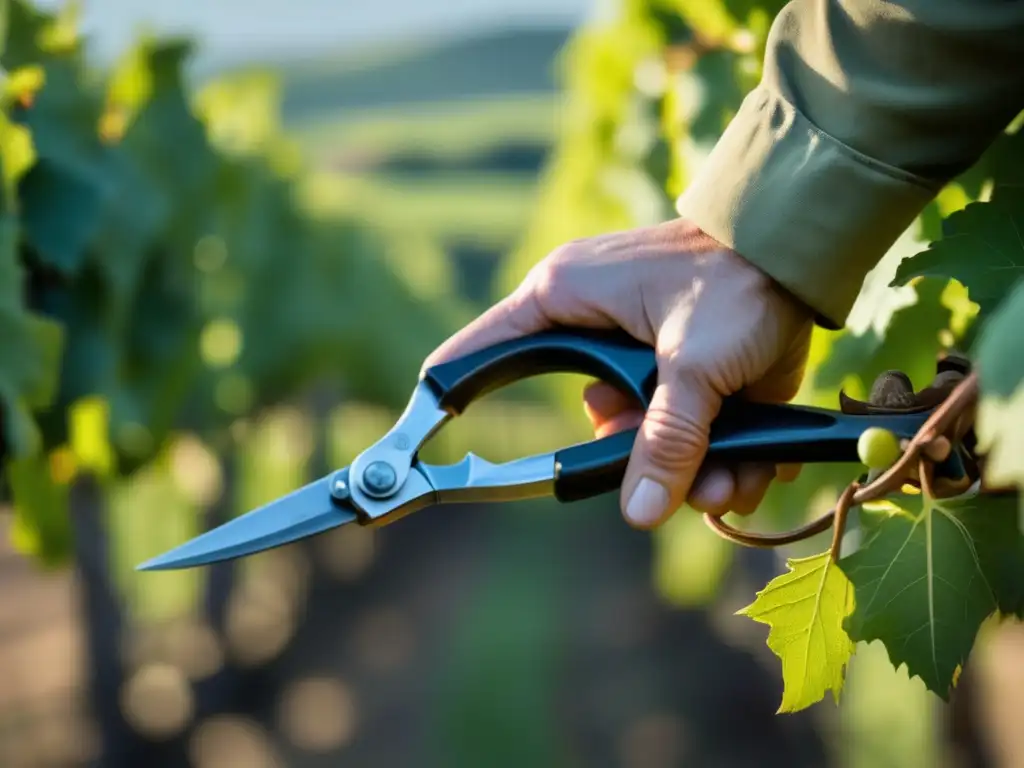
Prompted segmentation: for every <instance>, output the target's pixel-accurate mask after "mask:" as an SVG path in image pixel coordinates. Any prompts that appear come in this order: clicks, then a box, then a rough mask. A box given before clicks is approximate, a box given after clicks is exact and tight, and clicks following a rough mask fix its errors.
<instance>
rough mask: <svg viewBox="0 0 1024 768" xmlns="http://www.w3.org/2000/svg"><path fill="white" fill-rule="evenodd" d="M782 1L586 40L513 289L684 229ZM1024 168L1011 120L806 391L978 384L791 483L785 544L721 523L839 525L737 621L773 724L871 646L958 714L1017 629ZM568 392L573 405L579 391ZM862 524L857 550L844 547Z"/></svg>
mask: <svg viewBox="0 0 1024 768" xmlns="http://www.w3.org/2000/svg"><path fill="white" fill-rule="evenodd" d="M781 6H782V3H780V2H775V1H774V0H768V1H767V2H756V1H755V2H744V3H735V2H731V0H621V1H620V2H619V3H617V4H616V5H615V12H614V13H612V12H609V13H608V14H606V15H605V16H604V17H602V18H601V19H600V20H596V21H593V22H591V23H589V24H588V25H586V26H584V27H583V28H581V29H580V30H579V31H578V32H577V34H576V35H575V37H574V39H573V40H572V41H571V43H570V45H569V47H568V50H567V52H566V58H565V62H564V63H565V68H564V78H565V98H566V110H565V115H566V119H565V124H564V128H563V131H562V135H561V137H560V141H559V144H558V145H557V147H556V150H555V152H554V154H553V157H552V159H551V161H550V164H549V168H548V173H547V176H546V179H545V182H544V185H543V188H542V192H541V195H540V200H539V203H538V206H537V209H536V213H535V216H534V220H533V222H532V226H531V227H530V228H529V230H528V231H527V233H526V236H525V238H524V239H523V241H522V243H521V244H520V248H519V249H518V251H517V252H516V253H514V254H513V255H512V257H511V258H510V260H509V264H508V268H507V271H506V274H505V282H504V287H505V288H510V287H511V286H513V285H515V284H516V283H517V282H518V281H519V280H520V279H522V276H523V275H524V274H525V272H526V271H527V270H528V269H529V267H530V265H531V264H532V263H533V262H534V261H535V260H536V259H537V257H538V254H542V253H545V252H547V251H550V250H551V249H553V248H554V247H556V246H558V245H559V244H560V243H562V242H565V241H567V240H571V239H573V238H578V237H585V236H588V235H593V234H597V233H600V232H602V231H607V230H609V229H613V228H618V227H629V226H642V225H649V224H652V223H655V222H657V221H660V220H663V219H665V218H668V217H670V216H672V215H673V213H674V201H675V199H676V197H677V196H678V195H679V194H680V193H681V191H682V190H683V189H684V188H685V186H686V183H687V179H688V178H689V177H690V176H691V175H692V173H693V172H694V170H695V169H697V168H698V167H699V166H700V164H701V162H702V159H703V157H704V156H705V155H706V153H707V151H708V150H709V149H710V148H711V147H712V146H713V145H714V142H715V141H716V139H717V138H718V136H719V135H720V134H721V132H722V130H723V129H724V128H725V126H726V125H727V124H728V121H729V119H730V118H731V117H732V115H733V114H735V112H736V110H737V109H738V107H739V104H740V101H741V100H742V98H743V96H744V95H745V94H746V93H747V92H748V91H749V90H750V89H751V88H752V87H753V86H754V85H755V84H756V83H757V81H758V79H759V77H760V65H761V60H762V56H763V52H764V47H765V40H766V36H767V33H768V30H769V28H770V26H771V22H772V19H773V18H774V16H775V14H776V13H777V12H778V10H779V9H780V8H781ZM1022 159H1024V137H1022V136H1021V134H1020V133H1018V132H1017V126H1016V124H1013V125H1010V126H1008V127H1007V130H1006V132H1005V134H1004V135H1003V136H1001V137H1000V139H999V140H998V141H996V142H995V143H994V144H993V146H992V147H991V148H990V150H989V151H988V152H987V153H986V154H985V156H983V157H982V158H981V160H980V161H979V162H978V163H977V164H976V165H975V166H974V167H972V168H971V169H969V170H968V171H966V172H965V173H964V174H962V175H961V176H960V177H958V178H957V179H955V180H954V181H953V182H952V183H950V184H949V185H947V187H946V188H945V189H943V190H942V192H941V193H940V194H939V195H938V196H937V198H936V199H935V201H934V202H933V203H932V204H931V205H929V206H928V208H927V209H926V210H925V211H924V212H923V213H922V215H921V216H920V217H919V219H918V220H917V221H916V222H915V223H914V225H913V226H912V227H911V228H910V229H909V230H908V231H907V232H906V233H904V235H903V236H902V237H901V238H900V239H899V241H898V242H897V243H896V244H895V245H894V246H893V248H892V249H891V250H890V252H889V253H888V254H887V255H886V257H885V258H884V259H883V260H882V262H881V263H880V264H879V265H878V266H877V267H876V268H875V269H874V270H873V271H872V273H871V274H869V275H868V278H867V279H866V281H865V284H864V286H863V289H862V291H861V294H860V296H859V298H858V301H857V304H856V305H855V307H854V309H853V311H852V313H851V315H850V318H849V320H848V323H847V327H846V328H844V329H842V330H841V331H838V332H829V331H825V330H823V329H816V331H815V335H814V339H813V343H812V352H811V360H810V366H809V369H808V372H807V377H806V380H805V383H804V386H803V388H802V389H801V391H800V393H799V394H798V396H797V398H796V402H799V403H804V404H810V405H817V406H824V407H829V408H836V407H838V406H839V405H840V403H841V402H843V401H844V398H845V399H849V398H854V399H861V400H866V399H867V397H868V395H869V390H870V389H871V388H872V385H873V383H874V382H875V381H876V380H878V379H879V377H882V376H884V375H886V373H887V372H890V371H893V370H899V371H901V372H902V374H901V375H902V377H903V378H904V379H905V381H906V382H907V385H908V390H909V392H913V384H914V383H916V384H917V385H918V386H920V385H921V384H922V383H925V382H928V381H932V379H933V376H934V375H935V371H936V365H937V362H938V361H939V360H940V359H942V358H944V357H946V356H948V355H965V356H966V357H967V358H968V359H969V361H970V364H971V368H972V372H970V373H969V374H966V375H963V376H960V377H959V378H956V380H954V379H952V378H950V377H949V376H948V375H946V376H945V377H944V380H943V382H942V383H943V386H942V387H939V383H940V381H939V379H940V378H943V377H941V376H940V377H937V378H936V380H935V382H933V383H934V385H935V387H934V390H935V391H933V392H932V396H933V397H934V398H935V399H934V400H933V401H932V405H933V406H937V407H936V410H935V412H934V413H933V416H932V418H931V419H930V420H929V421H928V423H927V424H926V425H925V426H924V427H923V428H922V429H921V431H920V432H919V434H918V435H917V436H916V437H915V438H914V439H913V440H911V441H909V442H908V443H907V444H905V445H898V444H897V443H896V441H895V439H894V438H893V437H892V436H889V435H886V434H884V433H869V434H866V435H865V436H864V438H863V440H862V446H861V447H862V451H861V458H862V460H863V461H864V464H858V463H856V462H854V463H851V464H840V465H823V466H806V467H804V468H803V470H802V472H801V474H800V477H799V478H798V479H797V480H796V481H795V482H793V483H786V484H776V485H775V486H774V487H773V488H772V489H771V490H770V491H769V493H768V495H767V497H766V498H765V500H764V502H763V503H762V505H761V507H760V509H759V510H758V512H757V514H755V515H754V516H753V517H752V520H753V521H756V524H757V525H758V527H764V528H776V527H777V528H780V529H790V530H788V531H786V532H783V533H758V532H754V531H751V530H746V529H745V525H744V527H743V528H739V527H734V526H733V525H731V524H730V523H729V522H727V519H713V518H707V519H706V522H707V523H708V525H709V526H710V527H711V528H712V529H713V530H714V531H715V532H716V533H718V534H719V537H720V538H719V539H718V541H719V542H720V543H723V544H724V545H726V546H728V545H729V544H731V543H735V544H740V545H744V546H756V547H777V546H782V545H790V544H795V543H797V542H800V543H801V544H802V545H803V544H806V545H808V546H811V542H812V541H813V540H814V537H816V536H818V535H820V534H824V533H826V532H827V531H829V530H830V529H831V531H832V543H831V546H826V548H825V551H823V552H821V553H820V554H817V555H813V556H804V557H794V558H790V559H789V560H788V561H787V562H788V565H789V571H788V572H787V573H784V574H783V575H781V576H779V577H777V578H776V579H774V580H772V581H771V582H770V583H769V584H768V585H767V586H766V587H765V588H764V589H763V590H762V591H761V592H759V593H758V595H757V596H756V598H755V599H754V601H753V602H752V603H751V605H749V606H748V607H747V608H746V609H744V610H743V611H741V614H743V615H745V616H747V617H749V618H751V619H754V620H756V621H759V622H763V623H766V624H768V625H769V627H770V629H769V634H768V646H769V647H770V648H771V650H772V651H773V652H774V653H775V654H776V655H777V656H779V658H780V660H781V663H782V673H783V679H784V683H785V689H784V694H783V701H782V703H781V707H780V711H787V712H789V711H796V710H799V709H803V708H806V707H808V706H810V705H812V704H814V703H816V702H818V701H820V700H821V699H822V698H823V697H824V696H825V694H826V693H827V692H828V691H830V690H831V691H832V692H833V695H834V696H835V697H836V699H837V700H838V699H839V695H840V691H841V689H842V686H843V682H844V675H845V669H846V666H847V664H848V662H849V661H850V659H851V657H852V656H853V655H854V653H855V650H856V644H857V643H858V642H862V641H863V642H868V641H872V640H878V641H881V642H882V643H883V644H884V645H885V647H886V648H887V650H888V653H889V658H890V660H891V661H892V663H893V665H894V666H895V667H899V666H901V665H906V667H907V670H908V671H909V673H910V674H911V675H912V676H916V677H919V678H920V679H921V680H923V681H924V683H925V684H926V685H927V686H928V688H929V689H930V690H932V691H933V692H935V693H936V694H937V695H938V696H940V697H942V698H943V699H948V698H949V696H950V693H951V690H952V689H953V688H954V687H955V684H956V681H957V679H958V676H959V674H960V670H961V669H962V668H963V666H964V665H965V664H966V663H967V661H968V658H969V655H970V651H971V648H972V646H973V644H974V641H975V637H976V635H977V633H978V631H979V628H980V627H981V625H982V623H983V622H985V621H987V620H989V619H1000V618H1005V617H1021V616H1022V599H1021V595H1022V593H1024V537H1022V535H1021V522H1020V521H1021V519H1022V518H1024V506H1022V505H1021V502H1020V501H1019V499H1020V496H1019V493H1018V491H1019V489H1020V488H1021V487H1022V486H1024V444H1022V443H1021V442H1020V438H1019V437H1018V435H1019V434H1022V433H1024V344H1022V342H1021V340H1020V328H1022V327H1024V280H1022V279H1021V277H1020V275H1021V271H1022V270H1024V241H1022V240H1021V237H1020V232H1022V231H1024V193H1022V192H1021V191H1020V190H1021V189H1024V185H1022V181H1024V178H1022V176H1024V162H1022ZM954 384H955V386H954ZM940 389H941V398H940V397H938V396H937V395H936V394H935V392H936V391H938V390H940ZM919 394H921V393H919ZM557 396H558V397H559V398H560V399H561V400H562V402H564V404H565V407H578V402H579V391H578V389H576V388H575V387H572V388H568V387H566V388H564V389H561V390H559V391H558V392H557ZM971 426H973V435H974V436H976V438H977V440H976V442H977V446H976V447H977V450H978V452H979V453H980V454H981V455H982V460H981V461H980V462H979V467H978V469H979V471H980V476H981V479H980V483H978V484H975V485H973V486H970V487H969V486H968V484H967V483H965V482H964V481H962V480H961V481H951V480H948V479H945V478H943V477H942V475H941V473H938V472H937V471H936V466H937V464H940V463H942V462H943V461H944V460H945V459H946V458H947V457H948V456H949V454H950V452H952V451H954V450H959V447H960V445H961V444H962V439H963V438H965V437H966V438H967V440H971V435H968V427H971ZM865 465H867V468H868V469H869V470H870V471H868V472H867V473H866V475H865V474H864V470H865ZM853 478H859V479H857V480H855V481H854V482H852V483H851V482H850V480H851V479H853ZM979 490H980V492H979ZM828 497H831V499H833V500H838V501H837V503H836V504H835V506H834V507H833V508H831V509H829V508H827V507H826V508H824V509H823V508H821V507H820V506H818V505H819V503H820V502H819V500H820V499H822V498H828ZM830 506H831V505H830ZM854 519H856V528H857V536H856V537H855V538H854V539H850V537H844V533H845V532H846V530H847V528H849V527H850V526H849V525H848V522H849V521H851V520H854ZM743 522H744V524H745V523H746V522H747V521H743ZM692 531H693V528H692V526H690V525H689V524H688V523H687V522H685V513H681V514H679V515H676V516H675V517H674V518H673V519H672V520H671V521H670V522H669V524H668V525H666V526H665V528H664V529H663V530H661V531H659V533H658V534H657V535H658V536H659V537H661V538H662V539H664V540H665V541H666V546H664V547H661V548H660V550H659V551H660V553H661V554H660V557H661V558H663V559H664V558H673V557H678V558H680V559H684V558H686V557H687V554H686V552H687V550H689V551H691V552H692V547H696V546H700V547H707V546H710V545H709V544H708V542H707V540H705V539H698V538H696V537H695V534H693V533H692ZM805 540H806V541H805ZM843 550H850V551H845V552H844V551H843ZM656 567H659V566H657V565H656ZM666 589H667V591H669V592H671V584H669V585H667V586H666Z"/></svg>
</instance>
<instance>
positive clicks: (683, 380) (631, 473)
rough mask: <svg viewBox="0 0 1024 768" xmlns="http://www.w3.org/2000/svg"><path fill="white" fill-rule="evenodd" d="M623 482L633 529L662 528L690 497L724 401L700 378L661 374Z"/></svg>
mask: <svg viewBox="0 0 1024 768" xmlns="http://www.w3.org/2000/svg"><path fill="white" fill-rule="evenodd" d="M659 375H660V376H661V377H662V379H663V380H662V381H661V382H660V383H659V384H658V386H657V387H656V388H655V390H654V396H653V397H652V398H651V403H650V405H649V407H648V409H647V412H646V414H645V416H644V421H643V424H642V425H641V426H640V430H639V432H638V434H637V438H636V442H635V443H634V444H633V450H632V453H631V455H630V459H629V465H628V466H627V468H626V475H625V477H624V478H623V484H622V496H621V501H620V503H621V506H622V510H623V514H624V516H625V517H626V520H627V521H628V522H629V523H630V525H632V526H634V527H636V528H641V529H647V528H652V527H655V526H657V525H660V524H661V523H662V522H664V521H665V520H666V519H667V518H668V517H669V516H670V515H671V514H672V513H673V512H675V510H677V509H678V508H679V507H680V506H681V505H682V503H683V501H684V500H685V499H686V498H687V497H688V496H689V494H690V489H691V487H692V485H693V481H694V478H695V477H696V475H697V471H698V470H699V469H700V466H701V463H702V462H703V460H704V455H705V453H707V447H708V432H709V430H710V427H711V422H712V420H713V419H714V417H715V416H716V415H717V414H718V411H719V409H720V408H721V405H722V397H721V395H719V394H718V393H717V392H716V391H715V389H714V388H713V387H712V386H711V385H710V383H709V382H708V381H707V379H706V378H704V377H703V376H700V375H685V374H680V373H679V372H665V371H662V372H659Z"/></svg>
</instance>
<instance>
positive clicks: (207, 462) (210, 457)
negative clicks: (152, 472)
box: [171, 435, 222, 507]
mask: <svg viewBox="0 0 1024 768" xmlns="http://www.w3.org/2000/svg"><path fill="white" fill-rule="evenodd" d="M171 473H172V475H173V477H174V481H175V483H176V484H177V485H178V487H179V488H180V489H181V490H182V491H183V492H184V493H185V495H186V496H187V497H188V499H189V501H191V502H192V503H193V504H197V505H199V506H201V507H206V506H209V505H210V504H212V503H213V502H214V501H216V500H217V498H218V497H219V496H220V494H221V483H222V478H221V470H220V462H218V461H217V457H216V456H214V454H213V452H212V451H210V450H209V449H208V448H207V447H206V446H205V445H204V444H203V443H202V442H201V441H200V440H198V439H197V438H195V437H193V436H191V435H185V436H183V437H180V438H178V439H177V440H175V442H174V445H173V447H172V448H171Z"/></svg>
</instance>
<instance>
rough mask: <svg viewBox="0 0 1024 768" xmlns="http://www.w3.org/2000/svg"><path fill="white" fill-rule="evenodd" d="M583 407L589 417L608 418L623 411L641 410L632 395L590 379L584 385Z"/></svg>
mask: <svg viewBox="0 0 1024 768" xmlns="http://www.w3.org/2000/svg"><path fill="white" fill-rule="evenodd" d="M583 407H584V408H585V409H586V411H587V416H588V418H591V419H610V418H612V417H614V416H618V415H619V414H620V413H622V412H623V411H629V410H638V409H639V410H642V408H641V407H640V404H639V403H637V402H636V401H635V400H634V399H633V398H632V397H630V396H629V395H626V394H624V393H623V392H621V391H620V390H618V389H616V388H615V387H613V386H612V385H611V384H608V383H606V382H603V381H592V382H590V383H589V384H587V386H586V387H584V389H583Z"/></svg>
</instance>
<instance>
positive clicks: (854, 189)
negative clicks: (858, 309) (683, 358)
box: [678, 0, 1024, 326]
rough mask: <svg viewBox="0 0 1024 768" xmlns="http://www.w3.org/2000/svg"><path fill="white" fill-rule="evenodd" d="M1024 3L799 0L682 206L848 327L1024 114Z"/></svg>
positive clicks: (784, 14)
mask: <svg viewBox="0 0 1024 768" xmlns="http://www.w3.org/2000/svg"><path fill="white" fill-rule="evenodd" d="M1022 53H1024V2H1005V1H1004V2H997V1H996V0H986V1H984V2H983V1H982V0H973V1H969V0H959V1H956V0H917V2H908V3H903V4H902V5H900V6H896V5H895V4H892V3H885V2H881V1H880V0H842V1H840V0H831V1H830V0H794V2H791V3H790V4H789V5H787V6H786V7H785V8H784V9H783V10H782V11H781V12H780V14H779V16H778V17H777V19H776V20H775V23H774V25H773V27H772V31H771V34H770V37H769V41H768V49H767V52H766V56H765V66H764V76H763V79H762V83H761V85H760V86H759V87H758V88H757V89H755V90H754V91H753V92H752V93H751V94H750V95H749V96H748V97H747V99H746V100H745V101H744V103H743V106H742V108H741V109H740V112H739V114H738V115H737V116H736V118H735V119H734V120H733V121H732V123H731V124H730V125H729V127H728V129H727V130H726V132H725V134H724V135H723V136H722V138H721V140H720V141H719V143H718V145H717V146H716V147H715V149H714V151H713V152H712V155H711V157H710V158H709V160H708V162H707V163H706V165H705V167H704V168H703V169H702V171H701V173H700V175H699V177H698V178H697V179H695V181H694V183H693V184H691V185H690V187H689V188H688V189H687V191H686V193H685V194H684V195H683V196H682V197H681V198H680V201H679V204H678V210H679V212H680V214H681V215H683V216H685V217H686V218H689V219H691V220H693V221H694V222H695V223H696V224H698V225H699V226H700V227H701V228H702V229H704V230H705V231H706V232H707V233H708V234H710V235H711V236H713V237H715V238H716V239H717V240H719V241H721V242H723V243H724V244H726V245H728V246H729V247H731V248H733V249H735V250H736V251H738V252H739V253H741V254H742V255H743V256H744V257H746V258H747V259H748V260H749V261H751V262H752V263H754V264H755V265H757V266H758V267H760V268H761V269H763V270H764V271H765V272H767V273H768V274H769V275H771V276H772V277H773V278H775V279H776V280H777V281H778V282H779V283H780V284H782V285H783V286H785V287H786V288H788V289H789V290H790V291H791V292H793V293H794V294H796V295H797V296H798V297H800V298H801V299H803V300H804V301H806V302H807V303H808V304H809V305H810V306H812V307H813V308H814V309H815V310H816V311H817V312H818V313H819V314H820V315H822V316H823V317H824V318H825V319H827V320H828V321H829V322H830V324H834V325H836V326H839V325H841V324H842V323H843V322H844V321H845V318H846V315H847V313H848V312H849V310H850V307H851V306H852V304H853V302H854V300H855V299H856V296H857V293H858V292H859V290H860V287H861V284H862V282H863V279H864V276H865V275H866V274H867V272H868V271H869V270H870V269H871V268H872V267H874V266H875V264H877V262H878V260H879V259H880V258H881V257H882V256H883V255H884V254H885V252H886V251H887V250H888V248H889V247H890V246H891V245H892V243H893V241H894V240H895V239H896V238H897V237H899V235H900V234H901V233H902V232H903V230H905V229H906V227H907V226H909V225H910V223H911V222H912V221H913V220H914V218H915V217H916V216H917V215H918V214H919V213H920V211H921V210H922V209H923V208H924V206H925V205H927V204H928V202H929V201H930V200H931V199H932V198H933V197H934V196H935V195H936V194H937V193H938V191H939V190H940V189H941V188H942V186H943V185H944V184H945V183H946V182H948V181H949V180H950V179H951V178H953V177H954V176H955V175H957V174H958V173H959V172H961V171H963V170H965V169H966V168H968V167H969V166H970V165H971V164H973V163H974V162H975V161H976V160H977V158H978V157H979V156H980V155H981V153H982V152H983V151H984V150H985V148H986V147H987V146H988V145H989V144H990V143H991V142H992V140H993V139H994V138H995V137H996V136H997V135H998V134H999V132H1000V131H1001V130H1002V129H1003V128H1004V127H1005V126H1006V125H1007V123H1008V122H1009V121H1010V120H1011V119H1012V118H1013V117H1014V116H1015V115H1016V114H1017V112H1019V111H1020V109H1021V108H1022V107H1024V67H1022V64H1024V59H1022V58H1021V54H1022Z"/></svg>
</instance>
